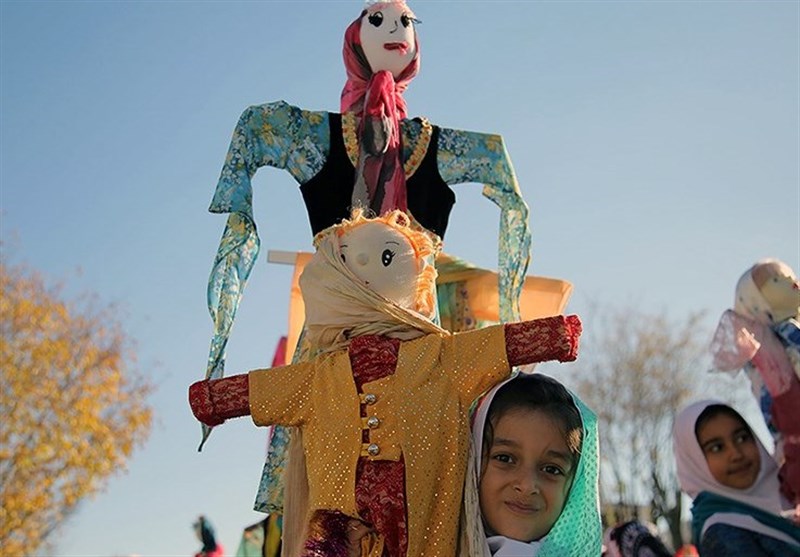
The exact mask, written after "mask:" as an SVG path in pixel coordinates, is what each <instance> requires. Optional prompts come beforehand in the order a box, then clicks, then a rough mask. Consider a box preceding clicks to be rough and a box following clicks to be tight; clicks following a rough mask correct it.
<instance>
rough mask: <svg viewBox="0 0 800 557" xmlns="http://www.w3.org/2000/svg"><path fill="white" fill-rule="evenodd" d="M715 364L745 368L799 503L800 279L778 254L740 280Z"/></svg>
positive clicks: (717, 338)
mask: <svg viewBox="0 0 800 557" xmlns="http://www.w3.org/2000/svg"><path fill="white" fill-rule="evenodd" d="M711 348H712V352H713V354H714V366H715V367H716V368H717V369H718V370H721V371H734V372H735V371H737V370H739V369H744V370H745V372H746V373H747V375H748V377H749V378H750V382H751V385H752V389H753V394H754V395H755V397H756V399H757V400H758V402H759V406H760V407H761V411H762V413H763V415H764V421H765V422H766V424H767V427H768V428H769V430H770V432H771V433H772V436H773V439H774V440H775V457H776V460H777V461H778V463H779V464H780V465H781V469H780V474H779V477H780V481H781V491H782V493H783V495H784V497H786V499H788V500H789V501H790V502H792V503H793V504H795V505H800V281H798V278H797V275H796V274H795V273H794V271H792V269H791V268H790V267H789V266H788V265H787V264H786V263H784V262H782V261H779V260H777V259H763V260H761V261H758V262H756V263H755V264H754V265H753V266H752V267H750V268H749V269H748V270H747V271H745V273H744V274H743V275H742V276H741V278H740V279H739V282H738V283H737V284H736V300H735V303H734V306H733V309H729V310H727V311H725V313H723V315H722V318H721V319H720V322H719V326H718V327H717V332H716V334H715V335H714V340H713V342H712V347H711Z"/></svg>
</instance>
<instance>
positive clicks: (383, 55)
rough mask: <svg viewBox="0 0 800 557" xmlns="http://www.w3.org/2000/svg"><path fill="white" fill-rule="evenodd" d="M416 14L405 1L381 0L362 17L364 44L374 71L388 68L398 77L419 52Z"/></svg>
mask: <svg viewBox="0 0 800 557" xmlns="http://www.w3.org/2000/svg"><path fill="white" fill-rule="evenodd" d="M415 36H416V31H415V30H414V14H413V12H412V11H411V10H409V9H408V6H406V4H405V2H390V3H382V4H379V5H377V6H376V7H373V8H371V9H369V10H367V13H366V14H364V16H363V17H362V18H361V34H360V39H361V48H362V49H364V55H365V56H366V57H367V61H368V62H369V66H370V68H371V69H372V73H376V72H379V71H381V70H388V71H390V72H392V75H393V76H394V77H395V79H397V78H398V77H399V76H400V74H401V73H402V72H403V70H404V69H406V66H408V64H409V63H410V62H411V60H413V59H414V55H415V54H416V48H417V47H416V41H415Z"/></svg>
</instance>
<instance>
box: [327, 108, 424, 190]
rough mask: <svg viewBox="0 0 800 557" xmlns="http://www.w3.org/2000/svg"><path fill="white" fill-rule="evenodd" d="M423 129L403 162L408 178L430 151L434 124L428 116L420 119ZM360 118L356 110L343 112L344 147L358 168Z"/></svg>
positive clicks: (348, 156)
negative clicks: (358, 128)
mask: <svg viewBox="0 0 800 557" xmlns="http://www.w3.org/2000/svg"><path fill="white" fill-rule="evenodd" d="M420 121H421V124H422V129H420V134H419V137H418V138H417V143H416V145H414V150H413V151H412V153H411V156H410V157H408V160H407V161H406V162H404V163H403V172H404V173H405V175H406V179H408V178H411V176H413V175H414V173H415V172H416V171H417V169H418V168H419V165H420V164H422V159H424V158H425V153H427V152H428V147H429V146H430V144H431V136H432V135H433V126H432V125H431V123H430V122H429V121H428V119H427V118H421V119H420ZM357 124H358V119H357V117H356V114H355V112H345V113H344V114H342V136H343V138H344V147H345V150H346V151H347V158H349V159H350V162H351V163H353V166H354V167H356V168H358V135H357V133H356V128H357Z"/></svg>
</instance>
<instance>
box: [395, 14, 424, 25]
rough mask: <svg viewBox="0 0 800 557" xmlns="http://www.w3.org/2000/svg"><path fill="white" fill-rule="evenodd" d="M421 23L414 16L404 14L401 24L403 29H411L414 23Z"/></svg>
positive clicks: (401, 17)
mask: <svg viewBox="0 0 800 557" xmlns="http://www.w3.org/2000/svg"><path fill="white" fill-rule="evenodd" d="M419 22H420V21H419V20H418V19H417V18H415V17H414V16H411V15H408V14H403V15H401V16H400V24H401V25H402V26H403V27H409V26H410V25H411V24H412V23H419Z"/></svg>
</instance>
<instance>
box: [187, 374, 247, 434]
mask: <svg viewBox="0 0 800 557" xmlns="http://www.w3.org/2000/svg"><path fill="white" fill-rule="evenodd" d="M189 405H190V406H191V407H192V413H193V414H194V417H195V418H197V419H198V421H200V422H202V423H204V424H205V425H207V426H215V425H219V424H221V423H223V422H224V421H225V420H227V419H228V418H238V417H240V416H248V415H250V384H249V380H248V375H247V374H244V375H233V376H231V377H225V378H224V379H206V380H204V381H198V382H197V383H195V384H193V385H192V386H191V387H189Z"/></svg>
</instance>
